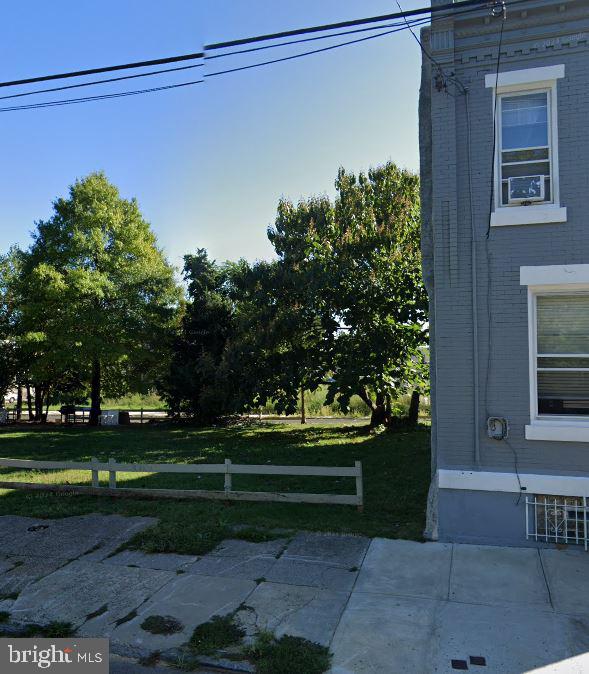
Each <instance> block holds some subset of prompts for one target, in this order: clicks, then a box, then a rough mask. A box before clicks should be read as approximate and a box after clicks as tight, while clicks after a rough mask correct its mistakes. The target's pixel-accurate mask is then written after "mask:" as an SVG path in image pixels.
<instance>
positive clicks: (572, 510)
mask: <svg viewBox="0 0 589 674" xmlns="http://www.w3.org/2000/svg"><path fill="white" fill-rule="evenodd" d="M588 509H589V503H588V499H587V497H586V496H545V495H540V494H536V495H535V496H527V497H526V538H527V539H528V540H536V541H543V542H545V543H575V544H577V545H584V546H585V550H587V549H588V547H589V528H588V524H589V515H588V512H587V511H588Z"/></svg>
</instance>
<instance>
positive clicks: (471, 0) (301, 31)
mask: <svg viewBox="0 0 589 674" xmlns="http://www.w3.org/2000/svg"><path fill="white" fill-rule="evenodd" d="M485 4H486V3H485V2H483V0H463V1H462V2H461V3H460V7H475V8H477V9H480V8H482V7H483V6H484V5H485ZM456 9H457V6H456V4H455V3H453V2H452V3H449V4H446V5H438V6H434V7H420V8H418V9H410V10H408V11H406V12H395V13H393V14H381V15H380V16H370V17H366V18H364V19H352V20H350V21H339V22H338V23H327V24H323V25H322V26H310V27H308V28H296V29H294V30H285V31H282V32H280V33H268V34H266V35H256V36H254V37H245V38H241V39H239V40H230V41H229V42H216V43H214V44H209V45H205V51H212V50H215V49H226V48H227V47H238V46H240V45H243V44H252V43H254V42H264V41H267V40H278V39H280V38H283V37H293V36H294V35H306V34H308V33H320V32H324V31H328V30H338V29H339V28H351V27H353V26H361V25H366V24H369V23H381V22H382V21H391V20H392V19H403V18H405V17H407V16H419V15H421V14H434V13H438V12H447V11H449V10H450V11H452V10H456Z"/></svg>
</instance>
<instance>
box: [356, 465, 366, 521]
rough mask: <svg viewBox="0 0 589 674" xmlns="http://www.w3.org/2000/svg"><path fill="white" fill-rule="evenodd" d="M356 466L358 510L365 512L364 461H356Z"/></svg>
mask: <svg viewBox="0 0 589 674" xmlns="http://www.w3.org/2000/svg"><path fill="white" fill-rule="evenodd" d="M354 465H355V466H356V471H357V472H356V496H357V497H358V512H360V513H361V512H364V484H363V482H362V462H361V461H355V462H354Z"/></svg>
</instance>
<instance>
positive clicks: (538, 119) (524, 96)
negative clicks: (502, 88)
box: [498, 89, 553, 206]
mask: <svg viewBox="0 0 589 674" xmlns="http://www.w3.org/2000/svg"><path fill="white" fill-rule="evenodd" d="M498 108H499V110H498V117H499V120H498V121H499V134H498V136H499V138H498V140H499V162H498V163H499V189H498V198H499V205H500V206H512V205H518V206H521V205H522V204H527V205H532V204H538V203H544V204H546V203H552V202H553V196H552V193H553V189H552V180H551V176H552V133H551V123H550V116H551V90H550V89H545V90H540V91H524V92H522V93H517V94H513V93H509V94H500V95H499V100H498ZM510 179H512V180H511V189H510Z"/></svg>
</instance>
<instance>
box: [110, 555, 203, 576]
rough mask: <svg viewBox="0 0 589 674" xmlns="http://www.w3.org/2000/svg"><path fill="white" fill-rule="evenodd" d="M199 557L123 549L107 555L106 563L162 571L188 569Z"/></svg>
mask: <svg viewBox="0 0 589 674" xmlns="http://www.w3.org/2000/svg"><path fill="white" fill-rule="evenodd" d="M197 559H198V558H197V557H195V556H193V555H176V554H172V553H166V554H163V553H154V554H148V553H146V552H141V550H123V551H122V552H119V553H117V554H116V555H114V556H113V557H106V558H105V559H104V560H103V562H104V564H114V565H116V566H136V567H139V568H141V569H160V570H162V571H178V570H186V569H187V568H188V567H189V566H190V565H191V564H194V562H196V560H197Z"/></svg>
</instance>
